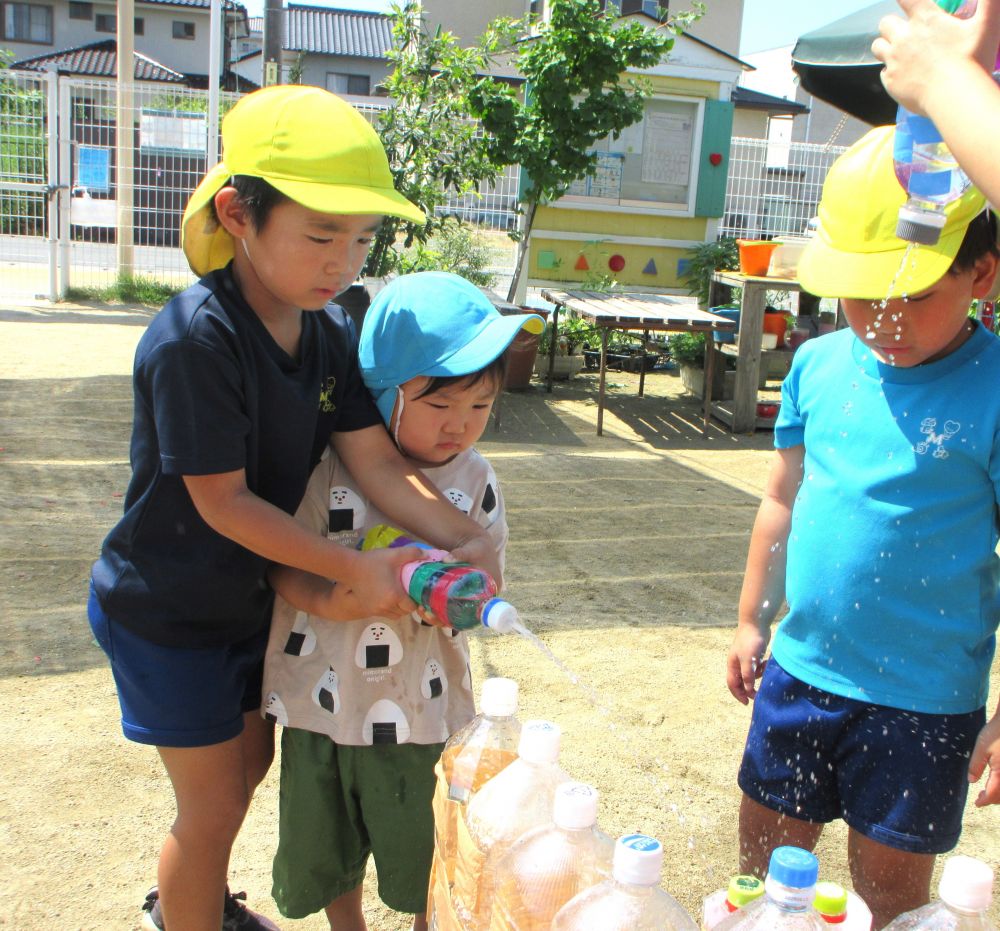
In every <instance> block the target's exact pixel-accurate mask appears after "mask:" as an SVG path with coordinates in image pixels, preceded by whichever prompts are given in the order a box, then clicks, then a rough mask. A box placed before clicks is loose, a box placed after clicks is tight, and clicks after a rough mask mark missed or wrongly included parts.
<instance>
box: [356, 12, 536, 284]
mask: <svg viewBox="0 0 1000 931" xmlns="http://www.w3.org/2000/svg"><path fill="white" fill-rule="evenodd" d="M391 17H392V32H393V40H394V42H393V44H394V48H393V49H392V50H391V51H390V52H389V53H388V57H389V59H390V60H391V61H392V63H393V65H394V68H393V70H392V73H391V74H390V76H389V78H388V79H387V80H386V82H385V90H386V92H387V93H388V95H389V97H391V98H392V100H393V103H394V106H393V107H392V108H391V109H388V110H386V111H385V112H384V113H383V114H382V115H381V116H380V117H379V119H378V120H377V122H376V129H377V130H378V133H379V136H380V137H381V139H382V142H383V144H384V145H385V148H386V153H387V154H388V156H389V167H390V169H391V171H392V174H393V180H394V182H395V185H396V189H397V190H398V191H399V192H400V193H401V194H402V195H403V196H404V197H406V198H407V199H409V200H410V201H412V202H413V203H415V204H417V205H418V206H420V207H421V208H422V209H423V211H424V212H425V213H426V214H427V223H426V224H425V225H423V226H418V225H415V224H412V223H407V222H406V221H404V220H397V219H394V218H392V217H386V219H385V221H384V222H383V224H382V228H381V229H380V230H379V233H378V235H377V236H376V238H375V242H374V243H373V245H372V250H371V253H370V254H369V257H368V263H367V265H366V266H365V273H366V274H368V275H376V276H377V275H385V274H386V273H388V272H389V271H391V270H392V269H393V268H395V267H396V266H397V264H398V261H399V259H398V253H397V252H396V250H395V248H394V244H395V243H396V240H397V238H398V237H399V236H402V238H403V245H404V247H406V248H409V247H410V246H412V245H413V243H414V242H415V241H416V242H417V243H426V242H427V240H428V239H429V238H430V237H431V236H432V235H433V234H434V232H435V230H436V229H438V228H439V227H440V226H441V224H442V220H443V218H441V217H438V216H436V214H435V211H436V208H437V207H439V206H441V205H443V204H445V203H446V202H447V200H448V198H449V196H450V195H451V194H458V195H463V194H468V193H471V192H474V191H476V190H477V188H478V186H479V185H480V184H481V183H483V182H492V181H494V180H496V177H497V175H498V173H499V171H500V167H501V165H502V164H506V162H503V163H497V162H496V161H495V159H494V158H493V157H492V155H491V150H490V147H489V145H488V140H487V139H485V138H484V137H483V134H482V132H481V131H480V128H479V126H478V124H477V123H476V121H475V120H474V119H471V118H470V103H469V94H470V93H471V91H472V90H473V89H474V88H476V87H477V86H479V85H481V84H483V85H489V84H491V83H496V82H494V81H493V79H492V78H484V77H482V75H483V73H484V72H486V71H488V70H489V68H490V65H491V63H492V62H493V59H494V58H495V56H496V55H498V54H500V53H501V52H502V51H504V50H505V49H507V48H509V47H510V44H511V42H512V41H513V39H514V37H515V36H516V35H517V30H518V28H519V27H518V24H517V22H516V21H514V20H510V19H497V20H494V21H493V23H491V25H490V27H489V29H488V30H487V31H486V32H485V33H484V34H483V36H481V37H480V39H479V42H478V43H477V44H476V45H475V46H473V47H470V48H462V47H461V46H460V44H459V40H458V38H457V37H456V36H455V35H454V34H452V33H450V32H446V31H444V30H442V29H440V28H439V29H438V30H437V31H436V32H435V33H434V34H433V35H428V34H427V33H426V31H425V29H424V24H423V20H422V15H421V8H420V6H419V4H407V5H406V6H404V7H398V6H395V7H393V10H392V13H391Z"/></svg>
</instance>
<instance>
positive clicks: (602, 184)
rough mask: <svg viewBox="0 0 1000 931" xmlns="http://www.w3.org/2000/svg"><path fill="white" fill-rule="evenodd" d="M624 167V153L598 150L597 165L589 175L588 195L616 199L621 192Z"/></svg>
mask: <svg viewBox="0 0 1000 931" xmlns="http://www.w3.org/2000/svg"><path fill="white" fill-rule="evenodd" d="M624 167H625V156H624V155H621V154H619V153H617V152H598V153H597V166H596V167H595V168H594V173H593V174H592V175H591V176H590V192H589V193H590V196H591V197H607V198H610V199H611V200H618V198H619V197H620V196H621V193H622V170H623V169H624Z"/></svg>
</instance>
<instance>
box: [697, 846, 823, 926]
mask: <svg viewBox="0 0 1000 931" xmlns="http://www.w3.org/2000/svg"><path fill="white" fill-rule="evenodd" d="M818 874H819V862H818V861H817V859H816V857H814V856H813V855H812V854H811V853H809V852H808V851H807V850H800V849H799V848H798V847H775V848H774V850H773V851H772V853H771V862H770V864H769V866H768V870H767V878H766V879H765V880H764V894H763V895H762V896H761V897H760V898H759V899H757V900H756V901H754V902H751V903H750V904H749V905H747V906H746V907H745V908H741V909H740V910H739V911H738V912H734V913H733V914H732V915H730V916H729V917H728V918H726V919H725V920H724V921H722V922H720V923H719V924H717V925H716V926H715V928H716V931H737V929H738V931H829V929H828V928H827V926H826V924H825V923H824V921H823V919H822V918H820V917H819V915H818V914H817V912H816V910H815V909H814V908H813V907H812V902H813V899H814V898H815V896H816V877H817V875H818Z"/></svg>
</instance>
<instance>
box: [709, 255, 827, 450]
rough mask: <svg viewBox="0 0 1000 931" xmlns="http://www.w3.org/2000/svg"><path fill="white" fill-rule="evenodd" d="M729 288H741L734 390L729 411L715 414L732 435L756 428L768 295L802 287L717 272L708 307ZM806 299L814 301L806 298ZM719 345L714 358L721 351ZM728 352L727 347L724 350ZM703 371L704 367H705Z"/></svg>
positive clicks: (717, 409)
mask: <svg viewBox="0 0 1000 931" xmlns="http://www.w3.org/2000/svg"><path fill="white" fill-rule="evenodd" d="M729 288H742V289H743V297H742V300H741V301H740V324H739V334H740V335H739V345H738V349H737V352H736V386H735V387H734V389H733V403H732V408H731V410H730V409H728V408H726V409H722V408H721V407H720V405H718V404H717V405H715V414H716V416H717V417H719V419H720V420H723V421H724V422H726V423H728V424H729V427H730V428H731V429H732V431H733V433H753V431H754V429H755V428H756V426H757V385H758V379H759V377H760V360H761V353H762V349H761V337H762V336H763V334H764V307H765V304H766V295H767V292H768V291H792V292H801V291H802V286H801V285H800V284H799V283H798V281H795V280H794V279H791V278H763V277H757V276H754V275H743V274H741V273H740V272H728V271H719V272H716V273H715V274H714V275H713V276H712V283H711V285H710V288H709V294H708V306H709V307H718V306H719V305H720V304H725V303H726V299H724V298H725V297H726V296H727V295H726V294H724V293H723V290H724V289H726V291H727V293H728V289H729ZM809 297H810V299H812V300H818V299H816V298H813V297H812V295H809ZM723 345H725V344H721V343H720V344H719V345H718V346H715V347H713V348H714V350H715V351H713V352H707V353H706V357H707V356H714V355H715V354H716V352H718V353H720V354H721V353H722V352H723V351H724V350H723V349H721V348H720V347H721V346H723ZM727 348H728V347H727ZM706 367H707V365H706Z"/></svg>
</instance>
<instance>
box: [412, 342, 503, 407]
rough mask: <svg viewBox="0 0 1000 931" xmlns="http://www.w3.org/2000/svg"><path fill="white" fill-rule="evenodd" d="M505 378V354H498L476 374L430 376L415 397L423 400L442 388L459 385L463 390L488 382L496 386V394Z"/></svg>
mask: <svg viewBox="0 0 1000 931" xmlns="http://www.w3.org/2000/svg"><path fill="white" fill-rule="evenodd" d="M506 377H507V352H506V350H504V352H502V353H500V355H498V356H497V357H496V358H495V359H494V360H493V361H492V362H490V363H489V364H488V365H484V366H483V367H482V368H481V369H480V370H479V371H478V372H469V374H468V375H432V376H431V377H430V381H429V382H428V383H427V384H426V386H425V387H424V390H423V391H421V392H420V394H418V395H417V397H418V398H425V397H427V395H429V394H434V393H435V392H437V391H441V390H442V389H444V388H450V387H452V386H453V385H459V386H461V387H464V388H471V387H473V386H474V385H478V384H479V383H480V382H484V381H485V382H489V383H490V384H491V385H494V386H496V389H497V393H499V392H500V390H501V389H502V388H503V383H504V379H505V378H506Z"/></svg>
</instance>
